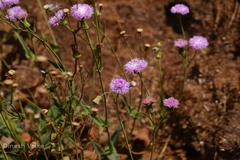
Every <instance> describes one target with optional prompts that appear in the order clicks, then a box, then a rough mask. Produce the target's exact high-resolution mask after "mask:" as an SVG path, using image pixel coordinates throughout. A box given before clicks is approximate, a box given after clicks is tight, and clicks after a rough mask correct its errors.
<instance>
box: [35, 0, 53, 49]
mask: <svg viewBox="0 0 240 160" xmlns="http://www.w3.org/2000/svg"><path fill="white" fill-rule="evenodd" d="M37 3H38V5H39V8H40V10H41V12H42V15H43V17H44V20H45V22H46V24H47V27H48V30H49V32H50V34H51V37H52V40H53V43H54V44H55V45H56V44H57V41H56V38H55V36H54V34H53V31H52V28H51V26H50V24H49V23H48V18H47V15H46V12H45V10H44V9H43V7H42V3H41V1H40V0H37Z"/></svg>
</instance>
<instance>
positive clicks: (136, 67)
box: [124, 58, 148, 73]
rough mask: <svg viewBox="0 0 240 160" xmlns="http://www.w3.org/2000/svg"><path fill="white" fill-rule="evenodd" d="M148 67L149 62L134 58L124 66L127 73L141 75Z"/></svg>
mask: <svg viewBox="0 0 240 160" xmlns="http://www.w3.org/2000/svg"><path fill="white" fill-rule="evenodd" d="M147 65H148V63H147V61H145V60H143V59H139V58H134V59H132V60H131V61H129V62H128V63H127V64H125V65H124V68H125V70H126V71H127V73H140V72H142V70H143V69H144V68H146V67H147Z"/></svg>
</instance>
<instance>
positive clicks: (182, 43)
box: [174, 38, 188, 48]
mask: <svg viewBox="0 0 240 160" xmlns="http://www.w3.org/2000/svg"><path fill="white" fill-rule="evenodd" d="M187 45H188V41H187V40H185V39H181V38H180V39H177V40H176V41H174V46H175V47H178V48H184V47H186V46H187Z"/></svg>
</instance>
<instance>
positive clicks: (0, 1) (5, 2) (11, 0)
mask: <svg viewBox="0 0 240 160" xmlns="http://www.w3.org/2000/svg"><path fill="white" fill-rule="evenodd" d="M18 3H19V0H0V9H1V10H2V9H4V8H5V7H6V6H8V7H11V6H12V5H14V4H18Z"/></svg>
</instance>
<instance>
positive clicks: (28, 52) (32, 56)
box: [15, 32, 36, 61]
mask: <svg viewBox="0 0 240 160" xmlns="http://www.w3.org/2000/svg"><path fill="white" fill-rule="evenodd" d="M15 35H16V36H17V38H18V41H19V42H20V44H21V46H22V47H23V50H24V52H25V56H26V58H28V59H30V60H31V61H35V60H36V56H35V54H34V53H33V52H32V51H31V49H30V48H29V47H28V45H27V44H26V43H25V41H24V39H23V38H22V37H21V36H20V35H19V33H17V32H15Z"/></svg>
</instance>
